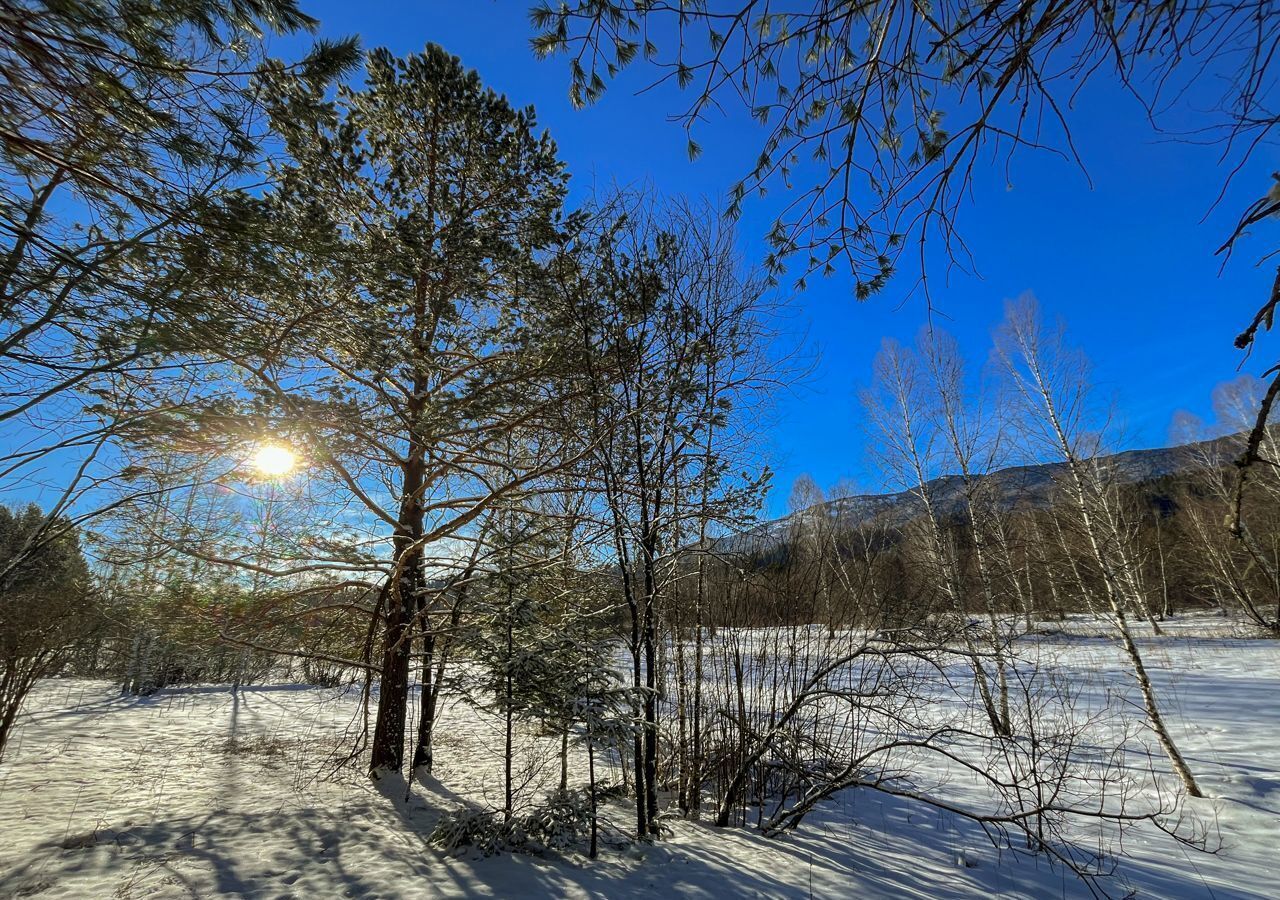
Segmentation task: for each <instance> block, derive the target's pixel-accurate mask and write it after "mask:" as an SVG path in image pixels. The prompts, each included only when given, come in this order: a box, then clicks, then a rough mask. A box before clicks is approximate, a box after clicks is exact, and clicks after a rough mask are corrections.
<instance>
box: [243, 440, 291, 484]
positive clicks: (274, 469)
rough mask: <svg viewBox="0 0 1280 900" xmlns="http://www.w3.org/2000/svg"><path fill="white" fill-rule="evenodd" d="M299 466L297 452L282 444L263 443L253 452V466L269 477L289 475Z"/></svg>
mask: <svg viewBox="0 0 1280 900" xmlns="http://www.w3.org/2000/svg"><path fill="white" fill-rule="evenodd" d="M297 466H298V457H297V454H295V453H294V452H293V451H292V450H290V449H289V448H288V447H282V446H281V445H280V444H263V445H262V446H261V447H259V448H258V450H257V452H256V453H254V454H253V467H254V468H255V469H257V470H258V472H259V474H262V475H266V476H267V477H268V478H280V477H283V476H285V475H288V474H289V473H290V472H292V471H293V470H294V469H295V468H297Z"/></svg>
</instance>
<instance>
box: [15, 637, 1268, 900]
mask: <svg viewBox="0 0 1280 900" xmlns="http://www.w3.org/2000/svg"><path fill="white" fill-rule="evenodd" d="M1212 625H1213V623H1212V622H1205V621H1203V620H1201V621H1199V623H1198V624H1196V623H1192V624H1188V625H1181V626H1175V627H1173V628H1171V629H1169V630H1170V631H1171V632H1173V635H1174V636H1171V637H1166V638H1164V639H1158V640H1156V639H1144V640H1143V642H1142V643H1143V649H1144V650H1145V651H1146V653H1147V658H1148V666H1149V668H1150V669H1151V670H1152V674H1153V676H1154V677H1155V678H1156V679H1157V682H1158V685H1159V687H1160V690H1161V696H1162V698H1163V700H1164V703H1165V706H1166V711H1167V714H1168V715H1169V717H1170V719H1171V720H1172V724H1173V725H1174V729H1175V735H1176V736H1177V737H1178V738H1179V739H1180V740H1181V742H1182V749H1183V752H1184V754H1185V755H1186V756H1187V757H1188V759H1189V761H1190V762H1191V764H1192V766H1193V768H1194V769H1195V771H1196V772H1197V775H1198V776H1199V777H1200V779H1201V783H1202V786H1203V787H1204V788H1205V790H1206V793H1207V794H1209V795H1210V799H1209V800H1206V801H1203V802H1195V805H1194V806H1192V807H1190V810H1189V811H1190V812H1191V813H1193V814H1194V815H1195V816H1196V817H1198V818H1199V819H1200V821H1202V822H1209V823H1211V824H1214V830H1213V837H1214V840H1215V842H1217V841H1218V840H1219V839H1220V843H1221V849H1220V850H1219V851H1218V852H1217V853H1216V854H1207V853H1199V852H1196V851H1194V850H1190V849H1186V848H1184V847H1182V846H1180V845H1178V844H1176V843H1175V842H1173V841H1172V840H1171V839H1170V838H1168V837H1167V836H1166V835H1164V834H1162V833H1160V832H1158V831H1155V830H1154V829H1151V830H1147V831H1143V830H1141V829H1139V830H1137V831H1133V832H1130V834H1129V836H1128V838H1127V839H1126V841H1125V844H1124V847H1123V854H1124V855H1123V857H1122V858H1121V859H1120V860H1119V868H1118V870H1117V871H1116V873H1115V874H1114V875H1113V876H1112V877H1111V878H1110V879H1108V880H1107V881H1106V882H1104V884H1103V887H1104V889H1105V890H1106V892H1107V893H1108V894H1110V895H1112V896H1117V897H1123V896H1125V895H1127V894H1130V893H1131V892H1132V893H1133V895H1134V896H1137V897H1153V898H1168V900H1173V898H1215V900H1226V898H1257V900H1261V898H1277V897H1280V644H1277V643H1275V642H1272V641H1266V640H1250V639H1246V638H1233V637H1222V636H1213V637H1203V636H1197V635H1203V634H1205V633H1208V629H1209V628H1211V627H1212ZM1067 632H1068V633H1063V634H1058V635H1050V636H1048V637H1042V638H1040V639H1039V640H1040V641H1041V642H1042V645H1043V646H1044V647H1046V648H1047V649H1049V650H1051V651H1052V652H1053V653H1054V655H1055V656H1056V657H1057V658H1058V664H1059V665H1061V666H1064V667H1065V668H1066V669H1067V670H1068V671H1069V672H1070V673H1071V675H1072V678H1073V680H1074V681H1076V682H1077V683H1078V684H1080V685H1082V686H1083V688H1084V690H1086V691H1087V692H1092V693H1094V694H1097V695H1101V694H1105V693H1106V692H1108V691H1121V692H1125V693H1126V694H1128V693H1131V685H1130V680H1129V679H1128V677H1127V675H1126V672H1125V670H1124V667H1123V665H1122V661H1121V659H1120V656H1119V654H1118V653H1117V652H1116V651H1115V650H1114V648H1113V647H1112V645H1111V644H1109V643H1108V642H1106V641H1105V640H1102V639H1098V638H1095V637H1091V636H1089V629H1088V628H1084V627H1080V626H1079V625H1078V623H1077V624H1076V625H1074V626H1073V627H1071V628H1069V629H1067ZM1228 633H1231V632H1229V631H1227V632H1214V634H1215V635H1218V634H1228ZM358 702H359V700H358V695H357V694H355V693H353V692H343V691H337V690H324V689H318V688H309V687H299V686H296V685H269V686H261V687H255V688H249V689H246V690H244V691H242V692H241V693H239V694H236V695H233V694H232V693H231V692H230V690H229V689H228V688H226V687H195V688H179V689H171V690H166V691H163V692H161V693H159V694H157V695H155V696H152V697H148V698H143V699H137V698H122V697H119V696H118V695H117V694H116V693H115V691H114V690H113V688H112V686H111V685H108V684H105V683H101V682H85V681H70V680H55V681H50V682H46V683H44V684H41V685H40V686H39V687H38V688H37V690H36V692H35V695H34V696H33V697H32V698H31V700H30V702H29V704H28V712H27V714H26V715H25V717H24V721H23V723H22V726H21V730H20V732H19V734H18V736H17V737H16V738H15V740H14V742H13V743H12V744H11V746H10V750H9V751H8V753H7V755H6V758H5V761H4V762H3V763H2V764H0V897H8V896H36V897H41V898H97V897H103V898H108V897H209V896H244V897H255V898H256V897H263V898H286V897H308V898H315V897H339V896H349V897H435V896H439V897H477V898H478V897H607V898H626V897H650V896H661V897H705V898H712V897H716V898H720V897H860V898H864V897H865V898H875V897H909V898H948V897H955V898H960V897H1009V898H1012V897H1029V898H1040V897H1073V898H1074V897H1085V896H1089V892H1088V889H1087V888H1086V887H1085V886H1084V885H1083V884H1082V883H1080V882H1079V881H1077V880H1075V879H1074V878H1073V876H1072V875H1070V874H1069V873H1067V872H1065V871H1064V870H1063V869H1062V868H1061V867H1055V866H1051V865H1050V864H1049V863H1048V862H1047V861H1046V860H1044V859H1043V858H1037V857H1032V856H1026V855H1021V854H1010V853H1009V852H1008V851H1005V852H1003V853H1000V852H997V851H996V850H995V849H994V848H993V847H992V845H991V844H990V842H989V841H987V839H986V838H985V837H984V835H983V833H982V832H981V831H980V830H979V829H978V828H977V827H976V826H974V825H972V824H971V823H968V822H966V821H964V820H959V819H956V818H954V817H952V816H949V815H947V814H945V813H940V812H938V811H937V810H935V809H933V808H930V807H927V806H924V805H923V804H920V803H917V802H914V801H907V800H900V799H897V798H892V797H887V796H884V795H881V794H876V793H873V792H870V791H866V790H855V791H848V792H846V793H845V794H843V795H841V796H840V797H839V798H838V799H837V800H836V801H834V802H832V803H829V804H827V805H825V806H823V807H820V808H819V810H818V811H817V812H815V813H814V814H813V815H812V816H810V817H809V818H808V819H807V820H806V821H805V823H804V825H803V826H802V827H801V828H800V830H799V831H798V832H797V833H795V834H792V835H788V836H786V837H783V838H778V839H773V840H770V839H766V838H763V837H760V836H759V835H756V834H753V833H751V832H749V831H745V830H735V829H729V830H719V829H715V828H713V827H711V826H709V825H704V824H697V823H690V822H675V823H673V825H672V834H671V836H670V837H669V838H667V839H665V840H663V841H661V842H659V843H658V844H656V845H653V846H643V847H638V846H627V845H625V843H624V842H623V841H621V840H610V841H609V842H608V846H606V847H605V849H604V850H603V852H602V855H601V858H600V859H598V860H596V861H588V860H586V859H583V858H581V857H577V856H573V855H570V856H567V857H559V856H557V857H550V856H546V857H537V856H526V855H511V854H502V855H499V856H494V857H488V858H485V857H480V856H476V855H469V854H463V855H461V856H447V855H445V854H442V853H440V852H439V851H438V850H436V849H435V848H434V847H433V846H431V845H430V844H429V843H428V842H427V836H428V834H429V833H430V831H431V829H432V827H433V826H434V825H435V822H436V821H437V819H438V816H439V814H440V812H441V811H443V810H449V809H456V808H459V807H462V806H465V805H468V804H478V805H482V806H492V805H496V804H497V803H498V798H497V797H496V796H492V795H487V794H486V793H485V790H486V788H485V785H490V786H492V785H496V784H497V783H498V778H497V771H498V768H499V767H500V765H501V763H500V760H501V756H500V735H499V732H498V731H497V729H496V728H495V723H493V722H492V721H491V720H489V719H488V718H487V717H485V716H484V715H483V714H480V713H477V712H475V711H473V710H470V709H467V708H465V707H462V706H455V707H453V708H451V709H450V710H449V711H448V712H447V713H446V714H445V717H444V718H443V720H442V722H441V724H440V727H439V732H438V733H439V735H440V738H439V744H438V749H437V751H436V759H437V760H438V762H437V771H436V778H435V779H433V780H432V782H431V784H430V785H429V786H427V787H423V786H421V785H415V786H414V789H413V791H412V792H411V794H410V796H409V798H408V799H407V800H406V798H405V795H406V791H405V785H404V783H403V782H399V783H388V782H386V781H384V782H382V783H380V784H377V785H375V784H372V783H370V782H369V781H367V780H366V779H365V778H363V777H362V776H361V775H360V771H359V768H358V767H354V768H351V767H349V768H345V769H341V768H340V769H337V770H336V774H334V775H332V776H330V777H323V774H324V773H325V772H329V771H332V770H333V765H332V762H333V754H334V753H335V751H337V750H338V748H340V747H341V746H343V744H344V740H343V737H344V735H346V734H348V733H349V729H350V728H352V727H353V723H354V722H355V721H356V713H357V709H358ZM1135 715H1137V713H1136V712H1135ZM544 768H545V769H546V771H547V772H551V771H553V770H554V768H555V767H554V765H548V766H546V767H544ZM544 774H545V773H544ZM543 786H544V785H542V784H540V783H537V782H536V781H535V782H534V783H532V784H530V785H529V787H528V788H527V790H529V791H531V792H536V791H539V790H541V789H542V788H543ZM489 790H490V791H492V787H490V788H489ZM608 816H609V817H610V818H611V819H612V820H613V823H614V827H613V828H612V829H606V836H608V837H616V836H617V835H618V834H619V833H620V830H621V829H625V828H626V825H627V819H628V817H627V815H626V811H625V809H622V808H616V809H613V810H610V811H609V813H608Z"/></svg>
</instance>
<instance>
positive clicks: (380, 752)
mask: <svg viewBox="0 0 1280 900" xmlns="http://www.w3.org/2000/svg"><path fill="white" fill-rule="evenodd" d="M275 88H276V96H275V101H274V105H273V121H274V123H275V126H276V128H277V129H278V130H279V132H280V134H281V135H282V136H283V138H284V140H285V144H286V147H287V150H288V155H289V161H288V163H287V164H286V165H284V166H283V167H282V168H280V169H279V170H278V172H277V173H276V174H277V175H278V177H279V179H280V181H281V184H282V186H281V188H280V189H279V190H278V191H277V192H276V193H275V194H274V195H273V196H272V198H271V200H270V202H271V204H272V206H273V209H274V210H275V218H276V223H277V227H279V228H280V229H282V230H286V231H287V230H290V229H291V230H292V232H293V233H294V235H295V240H294V242H293V244H292V246H291V248H286V247H284V246H281V247H280V248H278V249H277V251H276V252H275V254H274V255H273V256H272V258H271V259H269V260H266V261H264V263H263V270H264V271H265V272H266V273H267V275H268V277H267V279H266V281H265V282H264V292H263V296H262V298H261V309H260V310H259V312H260V314H261V315H262V316H263V321H264V322H265V325H264V327H265V329H266V330H268V331H270V333H272V334H273V335H275V338H274V340H276V342H277V343H278V346H279V351H278V352H277V353H273V354H271V355H269V356H267V357H266V358H265V359H263V360H262V361H261V363H260V364H257V365H255V366H254V367H252V368H251V373H252V378H251V382H250V388H251V389H252V390H253V391H255V392H256V394H257V404H258V405H257V407H256V409H257V410H258V416H259V417H258V418H257V419H255V421H257V422H260V423H263V425H264V427H270V428H273V429H275V430H276V431H277V432H279V433H281V434H283V435H284V436H285V437H287V438H288V439H289V440H291V441H292V442H294V443H295V444H297V445H298V446H299V447H301V448H302V449H303V450H304V451H305V453H306V455H307V458H308V461H309V463H310V465H311V466H312V473H311V477H313V478H325V479H329V481H330V483H331V484H332V485H334V488H335V490H336V491H337V493H338V495H340V497H341V498H345V499H339V500H337V501H335V502H336V503H342V502H346V501H354V502H355V503H356V504H357V505H358V507H359V508H360V510H361V512H360V514H359V515H363V516H364V517H366V519H367V520H368V521H369V522H371V523H372V524H371V525H368V526H367V528H366V530H364V531H362V532H361V534H362V535H364V534H368V535H370V536H369V537H368V539H367V541H366V543H365V545H364V546H366V547H368V546H370V545H371V544H372V543H373V542H375V541H377V540H379V539H383V540H385V538H386V537H387V535H386V533H385V531H383V532H382V537H381V538H379V537H378V536H377V535H378V532H379V530H381V529H385V530H386V531H389V532H390V535H389V537H390V540H389V544H390V547H389V552H388V553H387V554H386V557H385V558H386V559H387V560H388V562H387V565H386V569H387V574H386V575H385V581H384V587H383V590H382V591H381V594H380V598H379V601H378V609H377V610H376V616H377V618H378V619H379V621H380V622H381V623H382V626H381V639H380V641H379V645H380V661H379V662H378V663H377V669H378V674H379V677H380V682H379V694H378V710H377V719H376V723H375V730H374V735H373V753H372V758H371V763H370V766H371V771H372V772H374V773H375V774H376V773H378V772H382V771H396V770H399V769H400V768H401V766H402V763H403V752H404V742H405V721H406V712H407V698H408V687H409V671H410V662H411V659H412V657H413V646H414V644H415V642H420V643H421V647H422V655H423V658H424V659H426V660H430V659H431V658H432V656H433V652H434V645H435V639H436V635H435V634H434V632H433V631H432V629H431V628H430V627H427V623H429V621H430V619H431V613H432V610H431V609H429V608H428V606H429V604H428V603H427V601H426V598H427V597H428V595H429V594H430V592H429V591H428V585H427V584H426V581H425V576H424V572H423V569H424V555H425V554H426V552H427V550H428V548H429V547H431V546H433V545H435V544H436V543H437V542H439V541H441V540H443V539H445V538H448V537H450V536H454V535H458V534H460V533H462V532H464V531H465V530H466V529H467V528H468V526H470V525H472V524H473V523H475V522H476V521H477V520H478V519H479V518H480V517H481V515H482V514H483V513H484V512H485V510H486V509H487V508H488V507H489V506H491V505H492V504H493V503H494V502H496V501H497V500H499V499H501V498H503V497H506V496H509V495H512V494H514V493H517V492H518V491H519V490H521V488H522V487H523V486H524V485H526V484H527V483H529V482H530V481H531V480H533V479H534V478H536V477H537V475H538V473H539V472H540V471H542V470H543V468H544V467H545V466H547V465H554V462H551V463H543V462H539V461H538V460H534V462H533V465H532V466H531V467H528V468H526V467H523V466H522V467H520V468H518V469H517V468H513V467H512V466H511V465H510V464H509V463H508V462H507V460H506V459H505V457H504V455H503V453H502V451H501V449H500V448H501V447H502V446H503V441H505V440H506V439H507V438H508V437H509V436H510V434H511V433H513V432H517V431H521V430H526V431H528V430H537V429H538V428H539V421H540V417H542V416H544V415H545V413H544V410H547V409H551V408H553V407H554V405H555V403H556V395H557V394H558V393H559V391H558V389H554V388H553V387H552V385H554V384H556V383H557V379H558V378H559V377H560V374H561V372H562V370H563V368H564V357H563V356H562V355H561V354H560V353H559V352H558V350H557V347H556V345H555V341H556V334H557V328H556V327H555V323H554V322H551V321H549V313H548V311H547V307H546V303H545V299H546V291H545V288H544V284H543V282H544V274H543V267H542V264H541V261H540V258H541V256H542V255H543V254H544V252H545V251H547V250H548V248H551V247H552V246H553V245H554V244H555V243H556V242H557V241H559V239H560V236H561V226H562V222H561V207H562V204H563V202H564V197H565V192H566V189H567V175H566V173H565V171H564V167H563V165H562V164H561V163H560V161H559V160H558V159H557V157H556V151H555V145H554V144H553V143H552V141H551V139H550V138H549V137H548V136H547V135H546V134H545V133H542V134H539V133H538V132H537V126H536V120H535V118H534V115H533V112H532V110H516V109H514V108H512V106H511V105H510V104H509V103H508V102H507V101H506V99H505V98H503V97H501V96H499V95H498V94H496V93H494V92H493V91H492V90H488V89H486V88H485V87H484V86H483V85H482V83H481V81H480V79H479V77H478V76H477V75H476V74H475V73H474V72H471V71H468V70H467V69H465V68H464V67H463V66H462V64H461V63H460V62H459V60H458V59H457V58H455V57H453V56H450V55H449V54H448V53H446V52H445V51H444V50H442V49H440V48H439V47H436V46H428V47H427V48H426V49H425V50H424V51H423V52H422V53H420V54H414V55H411V56H408V57H406V58H404V59H396V58H394V57H393V56H392V55H391V54H390V53H389V52H387V51H386V50H377V51H374V52H372V53H370V54H369V56H368V60H367V78H366V84H365V86H364V87H363V88H362V89H355V88H350V87H343V88H341V89H340V90H339V91H338V95H337V97H336V99H335V100H333V101H327V100H326V99H325V96H324V92H323V88H322V86H316V87H314V88H313V89H310V90H308V89H305V85H301V84H300V83H299V82H298V81H296V80H288V81H283V80H282V81H281V82H279V83H277V84H276V85H275ZM544 451H545V452H543V453H542V455H541V458H542V459H543V460H555V459H556V458H557V454H556V453H555V451H554V448H551V447H544ZM348 518H358V516H357V515H354V514H353V515H351V516H348ZM362 527H364V526H362ZM312 552H315V548H313V549H312ZM361 552H362V553H365V551H361ZM319 556H320V557H321V558H322V559H323V558H325V554H323V553H322V554H319ZM365 558H366V559H368V560H369V562H370V567H371V569H372V568H377V567H378V565H380V563H379V562H378V561H377V558H376V554H374V555H373V556H372V557H370V555H369V554H368V553H365ZM432 596H434V595H432ZM426 671H427V672H429V671H430V666H429V663H428V665H427V669H426ZM428 735H429V732H428Z"/></svg>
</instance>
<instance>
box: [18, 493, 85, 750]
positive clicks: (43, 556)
mask: <svg viewBox="0 0 1280 900" xmlns="http://www.w3.org/2000/svg"><path fill="white" fill-rule="evenodd" d="M48 531H49V523H48V520H47V517H46V515H45V513H44V512H43V511H42V510H41V509H40V508H39V507H37V506H35V505H34V504H33V505H30V506H28V507H26V508H25V509H24V510H22V511H21V512H14V511H13V510H11V509H9V508H8V507H7V506H0V564H6V565H7V564H9V563H11V562H12V561H13V560H21V562H20V563H19V564H17V565H14V566H9V567H8V568H9V571H10V575H9V578H8V579H7V581H6V584H5V586H4V589H3V591H0V755H3V753H4V748H5V744H6V743H7V742H8V740H9V736H10V732H11V730H12V728H13V723H14V720H15V719H16V718H17V715H18V712H19V711H20V710H21V708H22V703H23V701H24V700H25V699H26V697H27V694H28V693H29V692H30V690H31V688H32V686H33V685H34V684H35V682H36V680H37V679H39V678H43V677H45V676H47V675H51V674H54V673H56V672H57V671H58V669H59V668H60V667H61V666H62V665H63V663H64V662H65V661H66V659H67V655H68V653H69V652H70V651H71V650H72V649H73V648H74V647H75V645H76V644H77V643H78V642H80V641H82V640H84V639H85V638H86V637H88V636H89V635H90V634H92V633H93V632H94V631H95V630H96V629H97V628H98V627H100V625H101V622H100V621H99V616H98V610H97V607H96V605H95V604H96V599H95V595H94V594H93V593H92V591H91V586H90V581H89V567H88V564H87V563H86V562H85V558H84V554H83V553H82V552H81V550H80V541H79V537H78V535H77V534H76V532H75V530H74V529H73V528H71V527H69V526H68V525H67V523H66V522H64V521H56V522H55V523H54V532H53V534H52V535H49V534H47V533H46V532H48ZM33 547H36V548H38V549H36V550H34V551H33V550H32V548H33Z"/></svg>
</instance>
